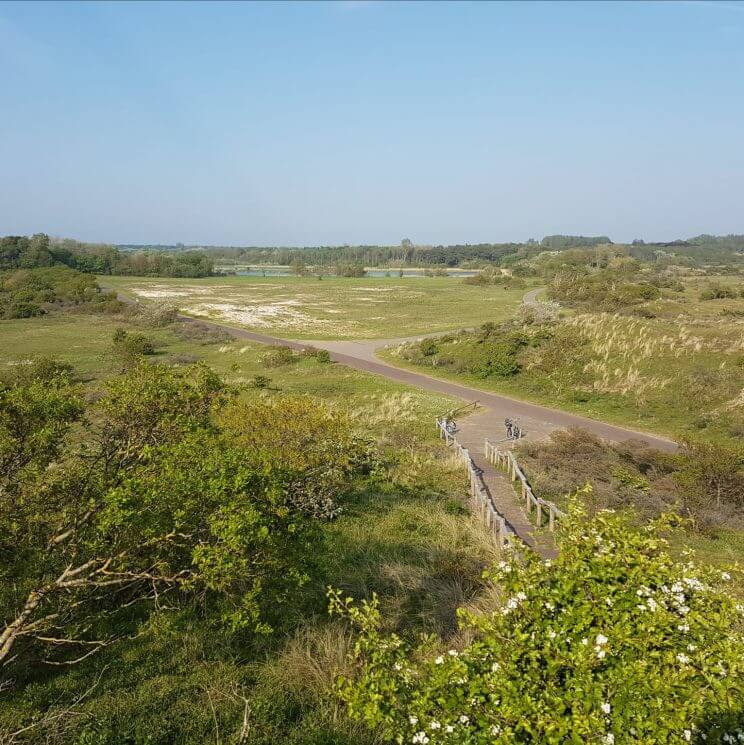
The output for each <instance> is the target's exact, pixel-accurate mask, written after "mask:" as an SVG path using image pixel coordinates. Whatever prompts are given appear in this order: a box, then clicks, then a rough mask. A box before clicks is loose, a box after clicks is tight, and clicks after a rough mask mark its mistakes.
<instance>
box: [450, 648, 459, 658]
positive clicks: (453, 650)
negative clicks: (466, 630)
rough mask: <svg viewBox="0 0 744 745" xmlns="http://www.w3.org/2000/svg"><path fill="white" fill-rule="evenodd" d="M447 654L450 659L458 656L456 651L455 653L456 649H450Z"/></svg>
mask: <svg viewBox="0 0 744 745" xmlns="http://www.w3.org/2000/svg"><path fill="white" fill-rule="evenodd" d="M447 654H448V655H449V656H450V657H457V655H458V654H459V652H458V651H457V650H456V649H450V651H449V652H447Z"/></svg>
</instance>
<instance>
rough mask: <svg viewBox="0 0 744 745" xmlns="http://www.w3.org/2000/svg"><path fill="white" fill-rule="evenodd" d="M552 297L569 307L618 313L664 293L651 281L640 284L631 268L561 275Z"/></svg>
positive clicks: (559, 274) (563, 272)
mask: <svg viewBox="0 0 744 745" xmlns="http://www.w3.org/2000/svg"><path fill="white" fill-rule="evenodd" d="M548 294H549V295H550V297H551V298H552V299H554V300H559V301H560V302H562V303H564V304H566V305H570V306H574V307H586V308H588V309H591V310H594V311H597V310H604V311H616V310H623V309H624V308H631V307H633V306H637V305H639V304H641V303H645V302H647V301H649V300H655V299H657V298H659V297H660V296H661V290H660V289H659V287H658V286H657V285H656V284H654V283H652V282H650V281H645V280H641V281H638V279H637V278H636V276H635V274H634V272H633V268H632V266H631V267H626V268H625V269H623V270H621V271H618V270H615V269H606V270H602V271H599V272H595V273H583V272H581V273H578V272H570V271H562V272H558V273H557V274H556V275H555V277H554V278H553V280H552V282H551V284H550V286H549V288H548Z"/></svg>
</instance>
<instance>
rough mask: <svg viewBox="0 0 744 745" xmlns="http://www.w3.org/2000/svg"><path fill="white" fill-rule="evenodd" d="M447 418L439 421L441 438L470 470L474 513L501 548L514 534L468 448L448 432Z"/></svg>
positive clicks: (471, 498) (438, 426)
mask: <svg viewBox="0 0 744 745" xmlns="http://www.w3.org/2000/svg"><path fill="white" fill-rule="evenodd" d="M447 421H448V419H447V417H443V418H442V419H437V428H438V429H439V434H440V437H441V438H442V439H443V440H444V441H445V442H446V443H447V444H448V445H452V446H453V447H454V448H455V450H456V451H457V454H458V456H459V457H460V460H462V462H463V464H464V465H465V467H466V468H467V470H468V477H469V479H470V500H471V505H472V509H473V512H475V513H476V514H478V515H479V516H480V518H481V519H482V520H483V522H484V523H485V525H486V527H487V528H488V529H489V530H490V531H491V533H492V534H493V537H494V540H495V542H496V545H497V546H498V547H499V548H501V547H503V546H504V545H506V543H508V541H509V536H510V535H513V534H514V531H513V530H512V528H511V526H510V525H509V523H507V521H506V520H505V519H504V516H503V515H502V514H501V513H500V512H499V511H498V510H497V509H496V507H495V506H494V504H493V502H492V501H491V496H490V494H489V493H488V489H487V488H486V485H485V483H484V482H483V476H482V472H481V470H480V469H479V468H478V466H476V465H475V463H474V462H473V459H472V458H471V457H470V453H469V452H468V449H467V448H464V447H463V446H462V445H461V444H460V443H459V442H458V440H457V437H456V436H455V435H454V434H453V433H451V432H448V431H447Z"/></svg>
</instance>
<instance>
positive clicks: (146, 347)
mask: <svg viewBox="0 0 744 745" xmlns="http://www.w3.org/2000/svg"><path fill="white" fill-rule="evenodd" d="M113 342H114V344H113V347H114V354H115V355H116V357H117V358H119V360H120V361H121V362H122V363H124V364H133V363H135V362H136V361H137V359H138V358H139V357H142V356H143V355H150V354H155V344H154V342H153V341H152V339H150V338H149V337H148V336H146V335H145V334H141V333H139V332H129V331H126V330H125V329H123V328H118V329H116V331H114V334H113Z"/></svg>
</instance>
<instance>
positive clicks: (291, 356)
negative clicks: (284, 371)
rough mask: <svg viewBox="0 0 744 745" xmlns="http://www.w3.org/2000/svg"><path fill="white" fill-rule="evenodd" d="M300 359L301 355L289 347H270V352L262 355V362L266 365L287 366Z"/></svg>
mask: <svg viewBox="0 0 744 745" xmlns="http://www.w3.org/2000/svg"><path fill="white" fill-rule="evenodd" d="M298 361H299V355H298V354H296V353H295V352H294V351H293V350H292V349H290V348H289V347H284V346H275V347H270V348H269V351H268V352H265V353H264V354H263V355H261V364H262V365H263V366H264V367H285V366H286V365H292V364H294V363H295V362H298Z"/></svg>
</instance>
